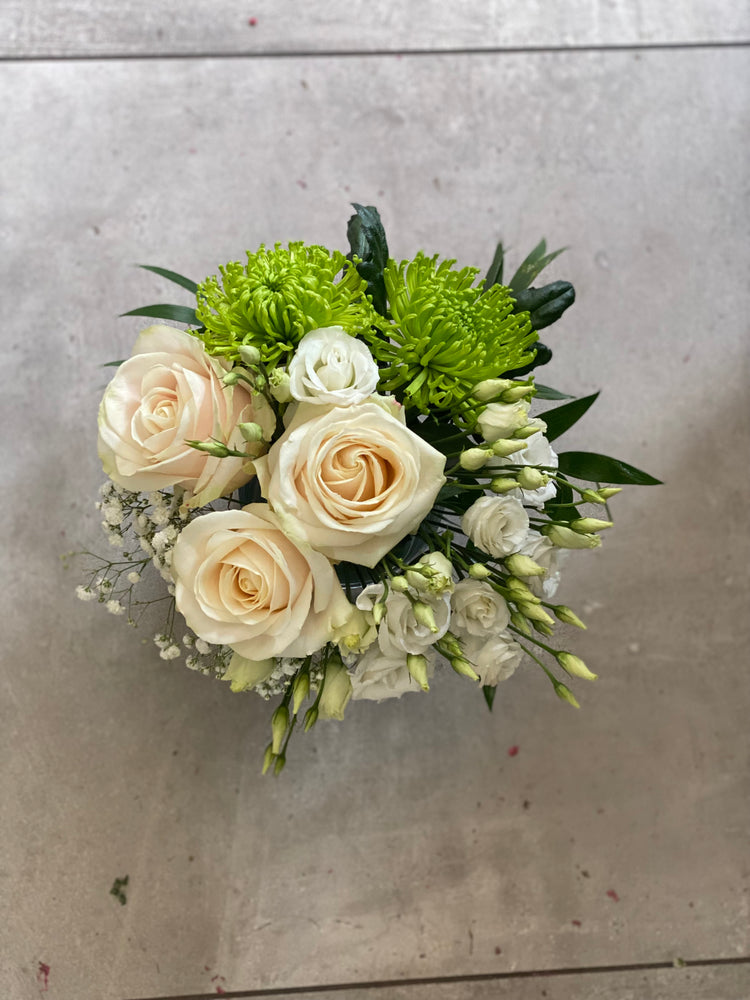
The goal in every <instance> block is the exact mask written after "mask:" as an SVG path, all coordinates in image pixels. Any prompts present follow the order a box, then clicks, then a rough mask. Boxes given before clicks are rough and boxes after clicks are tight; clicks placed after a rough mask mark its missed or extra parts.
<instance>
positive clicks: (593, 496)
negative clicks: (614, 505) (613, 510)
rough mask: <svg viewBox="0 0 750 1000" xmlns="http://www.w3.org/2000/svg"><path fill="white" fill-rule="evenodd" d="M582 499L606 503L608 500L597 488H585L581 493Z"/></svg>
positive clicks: (588, 501) (585, 501) (586, 501)
mask: <svg viewBox="0 0 750 1000" xmlns="http://www.w3.org/2000/svg"><path fill="white" fill-rule="evenodd" d="M581 500H582V501H583V502H584V503H596V504H604V503H606V500H605V499H604V497H603V496H602V495H601V493H598V492H597V491H596V490H584V491H583V492H582V493H581Z"/></svg>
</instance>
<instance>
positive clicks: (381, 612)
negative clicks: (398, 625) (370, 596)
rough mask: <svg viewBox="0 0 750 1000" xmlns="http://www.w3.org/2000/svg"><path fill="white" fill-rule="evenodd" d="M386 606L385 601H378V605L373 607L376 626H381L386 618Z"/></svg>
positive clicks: (373, 618)
mask: <svg viewBox="0 0 750 1000" xmlns="http://www.w3.org/2000/svg"><path fill="white" fill-rule="evenodd" d="M385 612H386V604H385V601H378V603H377V604H373V606H372V620H373V621H374V622H375V624H376V625H379V624H380V623H381V622H382V620H383V619H384V618H385Z"/></svg>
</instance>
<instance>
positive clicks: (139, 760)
mask: <svg viewBox="0 0 750 1000" xmlns="http://www.w3.org/2000/svg"><path fill="white" fill-rule="evenodd" d="M749 70H750V67H749V65H748V58H747V54H746V53H745V52H744V51H740V50H729V51H717V52H698V51H687V52H681V51H672V52H663V53H656V52H651V53H590V54H581V53H578V54H566V55H560V54H535V55H531V54H525V55H513V56H503V57H498V56H481V57H479V56H473V57H457V56H436V57H420V58H415V59H409V58H403V59H396V58H388V57H383V58H367V59H361V60H357V59H346V60H337V59H324V60H306V59H305V60H293V59H284V60H264V61H257V60H251V61H241V60H237V61H235V60H231V61H221V60H206V61H192V62H188V61H179V60H177V61H152V62H146V63H138V62H109V63H97V62H91V63H77V64H71V63H58V64H43V63H35V64H23V63H17V64H11V65H5V66H2V67H0V85H2V87H3V90H4V92H5V93H6V94H8V95H9V100H6V102H5V114H4V116H3V120H2V122H1V123H0V130H1V131H0V141H1V142H2V148H3V150H4V155H3V182H2V183H3V200H2V208H1V211H2V217H1V219H0V235H1V236H2V245H3V257H2V259H3V290H4V306H5V322H4V325H3V341H2V343H3V348H4V363H3V366H2V368H1V369H0V400H1V401H2V407H3V428H4V436H3V459H2V469H3V476H4V480H5V483H4V485H5V486H6V492H5V495H6V503H5V517H4V518H3V519H2V522H1V524H2V528H1V530H2V534H3V548H2V551H3V555H4V562H5V567H4V574H5V576H4V579H5V587H4V588H3V591H2V596H1V597H0V601H1V602H2V616H3V617H2V620H3V623H4V629H3V649H4V656H3V671H4V674H3V702H2V723H3V736H2V741H3V742H2V746H1V747H0V759H1V760H2V785H1V786H0V802H2V829H3V834H2V837H1V838H0V845H1V846H0V851H1V852H2V869H1V870H2V880H1V881H0V887H1V891H2V894H3V897H2V906H3V912H5V913H6V914H10V915H11V919H10V920H9V921H8V926H7V929H6V931H5V936H6V942H5V947H4V949H3V958H2V963H3V964H2V971H1V972H0V977H1V978H0V995H2V996H3V997H8V998H10V1000H28V998H32V997H37V996H39V995H40V992H41V989H42V987H43V979H44V977H43V976H42V977H41V978H40V968H41V966H40V963H43V965H44V966H45V967H49V973H48V987H49V988H48V991H47V993H46V994H45V996H48V997H49V1000H83V998H89V997H90V998H92V1000H124V998H125V997H129V996H130V997H135V996H138V997H154V996H169V995H175V994H190V993H194V994H198V993H202V992H208V993H215V992H216V987H217V986H221V987H222V988H224V989H226V990H227V991H229V990H240V989H253V988H261V987H266V986H274V987H283V988H291V987H293V986H310V985H315V984H322V985H327V984H334V983H341V982H362V981H370V980H375V979H399V978H410V977H417V976H445V975H460V974H465V975H469V974H472V973H480V972H498V971H513V970H528V969H553V968H563V967H565V968H581V967H586V966H591V965H610V964H632V963H644V962H654V961H656V962H659V961H667V962H669V961H672V960H673V959H675V958H678V957H680V958H685V959H699V958H701V959H703V958H708V959H710V958H733V957H743V956H745V957H746V956H748V955H750V921H749V920H748V915H749V910H750V907H749V905H748V889H749V888H750V851H749V850H748V847H749V846H750V845H749V844H748V821H749V820H750V807H749V806H748V757H749V754H748V750H749V748H750V737H748V729H747V718H748V712H749V710H750V690H749V689H748V684H747V648H748V616H747V583H748V570H747V567H748V565H750V558H749V557H750V552H749V551H748V549H749V548H750V546H749V544H748V532H747V522H746V516H745V507H746V497H747V494H748V486H749V485H750V483H749V481H748V476H749V474H748V467H747V462H746V455H747V445H748V438H749V437H750V434H749V433H748V432H749V430H750V427H749V426H748V425H749V415H748V407H747V390H746V386H747V383H748V374H750V373H749V372H748V351H747V343H748V341H747V329H746V325H745V317H746V312H745V310H746V297H747V290H748V289H747V273H748V248H747V243H746V233H747V221H748V218H747V217H748V208H747V205H748V202H747V175H746V169H745V165H746V162H747V154H748V146H749V142H748V135H749V134H750V132H749V131H748V128H747V124H748V122H747V119H748V101H747V84H748V76H749V75H750V74H749ZM355 199H356V200H359V201H362V202H364V203H375V204H377V205H379V206H380V208H381V211H382V214H383V218H384V221H385V224H386V226H387V229H388V232H389V236H390V243H391V251H392V253H393V255H394V256H397V257H400V256H402V255H407V254H411V253H413V252H414V251H416V250H417V249H419V248H424V249H425V250H428V251H433V252H437V251H440V252H442V253H444V254H445V255H450V256H455V257H458V259H459V260H460V261H461V263H476V264H478V265H486V264H487V263H488V262H489V259H490V257H491V253H492V249H493V246H494V242H495V240H496V239H497V238H498V237H499V236H502V237H503V238H504V239H505V240H506V241H507V243H508V244H510V245H511V246H512V247H513V248H514V251H516V252H517V253H518V254H519V255H520V254H521V253H523V252H525V251H526V250H527V249H528V248H529V247H530V246H531V245H532V244H533V243H534V242H535V241H536V240H537V239H538V238H539V237H540V236H541V235H542V234H545V235H546V236H547V237H548V239H549V241H550V242H551V243H552V244H554V245H561V244H570V250H569V251H568V253H567V254H566V255H565V256H564V257H563V258H561V259H560V260H559V262H558V263H557V264H556V265H555V268H554V271H551V272H550V274H551V277H568V278H570V279H571V280H572V281H573V282H574V283H575V285H576V287H577V289H578V293H579V300H578V303H577V304H576V306H575V308H574V310H573V311H572V312H571V313H570V314H569V316H568V317H566V319H565V320H564V322H563V323H561V324H560V325H559V326H558V327H556V328H555V329H554V332H553V333H552V334H551V336H550V337H549V338H548V339H549V340H550V342H551V343H552V346H553V347H554V348H555V350H556V357H555V360H554V362H553V365H552V366H551V367H550V368H549V369H548V370H547V372H545V378H546V380H547V381H549V382H551V383H552V384H554V385H557V386H559V387H560V388H562V389H566V390H568V391H571V392H580V393H585V392H589V391H591V390H592V389H593V388H601V389H602V390H603V393H602V401H601V402H600V403H599V404H598V406H597V409H596V410H594V411H592V415H591V416H590V417H589V418H588V419H587V421H586V423H585V424H583V425H581V427H580V429H578V428H577V429H576V430H575V432H571V434H570V435H569V436H568V438H569V440H567V439H565V440H564V441H563V442H561V444H563V443H565V444H566V445H567V446H568V447H570V448H575V447H585V448H588V449H591V450H604V451H608V452H611V453H613V454H615V455H617V456H618V457H620V458H622V459H625V460H626V461H630V462H633V463H635V464H636V465H640V466H643V467H645V468H646V469H648V470H649V471H651V472H653V473H655V474H657V475H659V476H660V477H661V478H664V479H665V481H666V485H665V486H664V487H661V488H659V489H658V490H646V489H643V490H635V489H632V490H630V491H628V492H627V493H625V494H624V495H623V496H622V497H620V498H618V502H617V503H616V506H615V514H616V518H617V527H616V529H615V530H614V531H613V532H612V533H611V534H610V536H609V537H608V538H607V539H606V544H605V546H604V547H603V548H602V550H601V551H600V552H598V553H595V554H594V555H593V556H592V557H588V556H585V555H584V556H580V557H579V558H576V557H573V558H572V559H571V562H570V565H569V570H568V572H567V574H566V579H565V589H564V591H563V595H562V596H563V597H564V598H565V599H566V600H567V602H568V603H570V604H572V605H573V606H575V607H577V608H579V609H580V610H581V611H582V613H583V615H584V617H586V618H587V619H588V621H589V624H590V626H591V627H590V629H589V631H588V632H587V633H585V634H580V633H576V635H575V642H576V649H577V650H579V651H580V652H581V653H582V655H583V656H584V657H585V658H586V660H587V661H588V662H589V663H590V664H591V665H592V666H593V667H594V668H595V669H596V670H597V671H598V672H599V674H600V676H601V679H600V681H599V682H598V683H597V685H595V686H593V687H589V688H586V689H585V690H583V691H580V692H579V693H580V694H581V697H582V702H583V706H584V708H583V710H582V711H581V712H579V713H576V712H575V711H573V710H572V709H569V708H568V707H567V706H564V705H562V704H561V703H559V702H558V701H557V700H556V699H555V698H554V697H553V696H552V694H551V692H550V690H549V689H548V687H547V685H546V682H545V681H544V678H543V677H542V676H540V675H539V674H538V673H537V672H535V670H534V668H532V667H528V669H525V670H524V671H523V672H521V673H520V675H518V676H516V677H514V678H513V679H512V680H511V681H510V682H509V683H508V684H507V685H506V686H505V687H504V688H503V689H502V692H501V694H500V695H498V699H497V704H496V709H495V712H494V713H493V714H492V715H489V714H488V713H487V712H486V710H485V709H484V706H483V704H482V700H481V697H480V696H479V695H478V694H477V693H476V692H475V691H474V690H472V688H471V686H470V685H468V684H467V683H462V682H461V681H460V680H459V679H458V678H457V677H455V676H453V675H450V676H443V677H442V679H441V681H440V683H436V684H435V685H434V686H433V692H431V694H430V695H429V696H428V697H425V698H422V697H416V696H415V697H413V698H411V699H406V698H405V699H403V700H402V701H401V702H398V703H395V704H391V705H383V706H373V705H366V704H362V705H357V706H355V707H354V709H352V710H350V711H349V713H348V717H347V721H346V722H345V723H344V724H343V725H338V724H335V723H332V724H329V725H325V726H324V725H320V726H318V727H316V730H315V731H314V732H313V733H312V734H309V735H307V736H305V737H300V738H299V739H298V740H297V741H296V744H295V745H293V748H292V752H291V754H290V761H289V764H288V767H287V770H286V771H285V773H284V775H283V776H282V778H281V779H279V780H278V781H273V780H268V779H261V777H260V774H259V767H258V765H259V758H260V755H261V753H262V748H263V747H264V745H265V743H266V741H267V735H268V729H267V725H268V711H267V706H266V705H265V704H264V703H262V702H261V701H259V700H258V699H256V698H253V697H252V696H236V695H232V694H231V692H229V691H228V690H227V688H226V687H225V686H224V685H221V684H218V683H216V682H213V681H210V680H207V679H205V678H202V677H199V676H195V675H193V674H191V673H189V672H188V671H187V670H185V669H184V668H183V667H181V666H180V664H179V662H178V663H171V664H165V663H163V662H162V661H160V660H159V659H158V657H157V656H156V652H155V650H154V647H153V645H151V643H150V641H149V640H150V635H151V631H152V629H151V628H150V627H149V626H148V625H146V626H145V627H144V628H143V629H142V630H140V629H139V630H138V631H133V630H129V629H128V628H127V627H126V626H125V625H124V624H123V623H122V622H121V620H115V619H112V618H110V617H109V616H107V615H105V614H104V613H103V612H102V611H101V609H99V608H97V607H96V606H93V607H92V606H91V605H81V604H79V603H78V602H77V601H76V600H75V598H74V596H73V587H74V585H75V583H76V582H78V577H77V575H76V571H75V569H68V570H65V569H64V568H63V565H62V563H61V560H60V558H59V557H60V554H61V553H63V552H65V551H67V550H70V549H75V548H80V547H94V546H97V547H99V548H101V547H102V542H100V541H99V538H98V532H97V525H98V516H97V514H96V512H95V511H94V510H93V509H92V507H91V502H92V501H93V499H94V493H95V490H96V488H97V486H98V484H99V483H100V481H101V478H102V476H101V471H100V468H99V466H98V461H97V458H96V453H95V438H96V430H95V414H96V406H97V402H98V398H99V396H100V394H101V388H102V387H103V385H104V383H105V381H106V377H107V375H106V370H105V371H104V372H103V370H102V369H101V368H99V367H98V365H99V364H100V363H101V362H103V361H107V360H110V359H112V358H118V357H122V356H124V355H125V354H126V353H127V352H128V351H129V349H130V347H131V345H132V342H133V340H134V337H135V334H136V332H137V330H138V324H137V321H134V320H117V319H115V316H116V314H117V313H120V312H123V311H124V310H126V309H128V308H132V307H133V306H136V305H140V304H144V303H146V302H148V301H154V300H158V299H159V298H161V297H162V296H163V295H166V296H171V295H172V293H171V292H169V291H167V288H166V287H165V286H164V285H163V284H162V283H161V282H160V280H159V279H157V278H155V277H154V276H152V275H147V274H146V273H144V272H139V271H137V270H136V269H134V268H133V267H131V264H132V262H135V261H142V262H145V263H157V264H162V265H165V266H168V267H173V268H175V269H176V270H178V271H181V272H183V273H186V274H189V275H192V276H194V277H202V276H203V275H205V274H207V273H210V272H212V271H214V270H215V267H216V265H217V264H218V263H220V262H223V261H225V260H228V259H232V258H236V257H239V256H241V254H242V251H243V250H244V248H245V247H249V248H252V247H255V246H257V245H258V244H259V243H260V242H262V241H266V242H273V241H275V240H280V241H282V242H284V241H287V240H289V239H293V238H301V239H305V240H307V241H310V242H314V241H320V242H324V243H326V244H328V245H331V246H336V245H338V246H342V245H344V233H345V223H346V218H347V215H348V211H349V209H348V202H349V201H350V200H355ZM516 745H517V746H519V747H520V750H519V753H518V754H517V755H516V756H514V757H511V756H509V754H508V750H509V748H510V747H511V746H516ZM124 874H128V875H129V879H130V881H129V886H128V901H127V904H126V905H125V906H120V905H119V904H118V903H117V901H116V900H115V899H114V898H113V897H112V896H110V895H109V889H110V887H111V885H112V882H113V880H114V879H115V878H116V877H120V876H122V875H124ZM688 971H689V972H690V975H691V976H695V977H696V978H695V979H694V980H693V982H694V983H700V978H699V975H700V974H699V973H697V972H695V973H694V972H693V970H688ZM678 973H679V974H685V975H687V973H686V970H675V976H676V975H677V974H678ZM743 974H744V970H743V969H741V968H739V967H738V968H737V969H735V970H734V971H726V970H724V971H721V970H719V971H716V972H715V979H714V980H713V981H711V980H710V977H709V979H708V980H706V982H707V983H708V985H707V986H706V988H705V990H704V992H703V993H700V992H696V993H695V996H696V997H704V996H706V997H707V996H715V997H716V998H717V1000H718V998H719V997H723V998H724V1000H732V998H733V997H734V996H735V995H739V994H738V989H739V987H738V986H736V983H738V982H739V983H741V982H742V979H741V977H742V975H743ZM661 975H662V974H661V973H658V974H653V975H652V985H649V989H651V991H652V992H651V994H649V993H642V994H638V992H637V991H638V989H639V985H638V982H639V981H638V980H637V979H636V980H632V982H631V983H630V984H628V982H627V981H626V980H620V981H617V980H615V979H614V978H613V979H612V980H611V981H610V983H609V984H607V988H609V989H610V992H609V993H607V992H606V991H605V985H602V984H605V980H604V979H602V980H597V981H596V984H595V985H592V986H591V987H587V988H590V989H591V990H593V989H600V993H598V994H597V993H594V992H592V993H590V995H591V996H592V997H595V996H596V997H598V996H613V997H616V998H624V997H629V996H634V997H635V996H638V995H643V996H650V995H653V996H654V997H658V996H663V997H665V998H669V1000H671V998H672V997H673V996H674V997H676V996H677V995H678V994H677V993H675V992H674V985H673V984H674V983H676V982H677V980H676V979H671V978H670V979H669V983H667V985H664V986H663V988H662V986H661V985H659V982H660V981H659V977H660V976H661ZM663 975H664V976H667V975H669V976H670V977H671V972H670V973H664V974H663ZM705 975H706V976H708V975H709V973H706V974H705ZM733 975H736V977H737V978H736V979H732V978H731V977H732V976H733ZM721 976H724V977H725V978H724V980H722V979H721V978H720V977H721ZM215 977H221V978H215ZM587 982H588V980H587ZM591 982H592V983H593V982H594V981H593V980H592V981H591ZM665 982H666V980H665ZM684 982H688V979H687V978H686V979H685V980H684ZM712 982H713V984H714V985H712ZM623 983H624V985H623ZM722 983H724V985H722ZM570 984H571V980H569V979H566V980H565V981H564V982H562V983H561V985H560V987H559V990H558V993H557V994H555V993H550V994H549V995H550V996H559V997H568V996H570V997H572V996H584V997H585V996H586V994H585V993H579V994H576V993H573V992H570V990H571V988H572V987H571V985H570ZM715 984H718V985H715ZM714 986H715V988H714ZM537 987H539V988H540V990H541V989H542V988H546V987H545V986H544V984H543V983H542V982H541V981H540V982H539V983H537V982H536V981H534V982H528V983H527V984H526V985H524V986H523V990H528V991H529V992H527V993H523V992H522V990H521V989H519V991H518V992H517V993H513V992H512V991H511V993H506V994H503V993H501V992H498V993H496V994H494V995H499V996H503V995H509V996H510V995H513V996H521V997H525V996H529V997H531V996H536V995H540V996H541V992H538V994H537V993H534V992H533V990H534V989H536V988H537ZM691 988H692V987H691ZM699 988H702V987H698V986H696V990H697V989H699ZM468 989H469V987H467V990H468ZM669 989H672V990H673V992H672V993H670V992H668V990H669ZM711 989H714V993H711V992H710V990H711ZM565 990H568V993H566V992H565ZM660 990H661V992H660ZM722 990H724V992H722ZM602 991H604V992H602ZM628 991H630V992H628ZM732 991H734V992H732ZM339 995H340V994H339ZM372 995H374V996H377V991H376V992H375V993H374V994H372ZM384 995H387V994H385V993H384V992H381V998H382V996H384ZM432 995H436V994H432ZM449 995H450V994H449ZM468 995H472V996H473V995H476V996H482V994H479V993H477V994H471V993H467V992H466V991H464V993H463V994H461V993H460V992H459V993H458V994H457V996H459V997H460V998H461V1000H463V997H464V996H468ZM487 995H493V994H487ZM684 996H686V997H691V994H690V993H685V994H684ZM357 1000H359V998H357ZM399 1000H400V998H399ZM420 1000H422V998H421V997H420Z"/></svg>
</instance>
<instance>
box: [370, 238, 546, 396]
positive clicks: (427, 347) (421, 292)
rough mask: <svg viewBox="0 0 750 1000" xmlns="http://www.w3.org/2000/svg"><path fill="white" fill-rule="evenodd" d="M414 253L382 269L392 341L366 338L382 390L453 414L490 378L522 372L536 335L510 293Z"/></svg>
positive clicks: (470, 270)
mask: <svg viewBox="0 0 750 1000" xmlns="http://www.w3.org/2000/svg"><path fill="white" fill-rule="evenodd" d="M454 264H455V261H453V260H444V261H441V262H440V263H438V258H437V257H431V258H430V257H426V256H425V255H424V254H422V253H419V254H417V256H416V257H415V258H414V260H412V261H401V263H400V264H397V263H396V262H395V261H393V260H389V261H388V264H387V265H386V267H385V271H384V280H385V288H386V294H387V296H388V303H389V305H390V313H391V318H392V320H393V326H392V327H390V328H389V330H388V333H389V336H390V340H386V339H385V338H383V337H382V335H378V334H377V333H375V332H374V331H368V332H367V333H365V335H364V336H365V339H367V340H368V342H369V344H370V347H371V350H372V352H373V354H374V355H375V357H376V358H377V360H378V362H379V364H380V366H381V382H380V384H381V387H382V388H384V389H386V390H388V391H390V392H395V393H396V394H397V395H399V396H401V397H403V399H404V401H405V402H406V403H407V404H410V405H413V406H416V407H417V408H418V409H419V410H420V411H421V412H423V413H428V412H429V411H430V410H431V409H433V408H435V407H438V408H440V409H451V408H453V407H455V406H458V405H460V403H461V402H462V401H463V400H465V399H466V398H467V397H468V396H469V395H470V393H471V390H472V388H473V387H474V386H475V385H476V384H477V383H478V382H481V381H483V380H484V379H487V378H498V377H500V376H502V375H503V374H504V373H505V372H508V371H512V370H514V369H515V368H521V367H522V366H523V365H525V364H528V363H529V362H530V361H531V360H532V359H533V357H534V351H533V346H532V345H533V344H534V342H535V341H536V339H537V334H536V332H535V331H534V330H533V329H532V327H531V323H530V322H529V316H528V313H514V312H513V306H514V299H513V295H512V292H511V291H510V289H508V288H505V287H504V286H502V285H493V286H492V287H491V288H488V289H486V290H485V287H484V282H483V281H480V282H479V284H477V285H474V281H475V280H476V277H477V275H478V274H479V271H478V270H477V269H476V268H473V267H465V268H463V269H461V270H459V271H457V270H454V269H453V265H454Z"/></svg>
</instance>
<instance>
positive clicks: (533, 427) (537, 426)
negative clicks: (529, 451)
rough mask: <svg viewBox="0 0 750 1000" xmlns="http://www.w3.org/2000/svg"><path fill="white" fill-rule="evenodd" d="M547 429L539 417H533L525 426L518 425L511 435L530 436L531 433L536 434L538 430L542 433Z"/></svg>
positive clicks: (518, 436) (516, 436)
mask: <svg viewBox="0 0 750 1000" xmlns="http://www.w3.org/2000/svg"><path fill="white" fill-rule="evenodd" d="M546 430H547V425H546V424H545V422H544V421H543V420H541V419H540V418H539V417H535V418H534V419H533V420H532V421H531V423H529V424H526V426H525V427H519V428H518V430H517V431H516V433H515V434H514V435H513V437H514V438H530V437H531V436H532V434H538V433H539V431H541V432H542V434H544V432H545V431H546Z"/></svg>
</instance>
